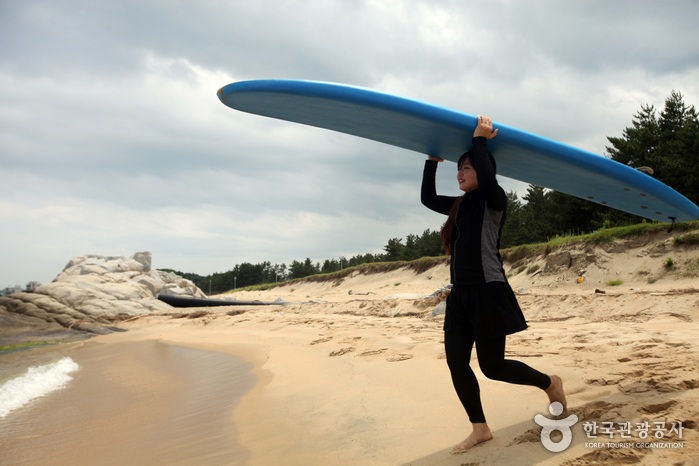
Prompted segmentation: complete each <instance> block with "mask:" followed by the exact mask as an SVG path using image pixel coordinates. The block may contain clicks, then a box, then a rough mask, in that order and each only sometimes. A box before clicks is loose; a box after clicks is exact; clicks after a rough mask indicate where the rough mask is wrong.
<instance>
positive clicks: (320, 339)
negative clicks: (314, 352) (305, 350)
mask: <svg viewBox="0 0 699 466" xmlns="http://www.w3.org/2000/svg"><path fill="white" fill-rule="evenodd" d="M332 339H333V337H326V338H319V339H317V340H313V341H312V342H310V343H309V345H311V346H312V345H317V344H319V343H327V342H328V341H330V340H332Z"/></svg>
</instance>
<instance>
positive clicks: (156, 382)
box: [0, 340, 256, 465]
mask: <svg viewBox="0 0 699 466" xmlns="http://www.w3.org/2000/svg"><path fill="white" fill-rule="evenodd" d="M73 346H75V344H73ZM58 352H59V353H62V354H65V355H68V356H70V357H71V358H72V359H73V360H74V361H75V362H77V363H78V364H79V365H80V370H79V371H77V372H75V373H73V374H72V375H73V377H74V378H73V380H72V381H70V382H69V383H68V386H67V387H66V388H64V389H61V390H59V391H57V392H53V393H51V394H49V395H48V396H46V397H44V398H41V399H38V400H35V401H34V402H32V403H30V405H27V406H25V407H24V408H22V409H20V410H18V411H17V412H13V413H10V414H9V415H8V416H7V417H5V418H4V419H0V432H2V434H1V435H0V451H2V458H1V459H0V463H1V464H3V465H14V464H17V465H19V464H23V465H24V464H32V465H43V464H45V465H49V464H50V465H69V464H70V465H73V464H91V465H121V464H134V465H139V464H142V465H152V464H182V465H185V464H186V465H190V464H204V465H209V464H210V465H219V464H244V462H245V460H246V459H247V458H248V457H249V452H248V451H247V450H246V449H245V448H244V447H242V446H241V445H240V443H239V442H238V440H237V437H238V433H237V429H236V426H235V424H234V423H233V422H232V421H231V413H232V412H233V409H234V408H235V406H236V405H237V403H238V402H239V400H240V398H241V397H242V396H243V395H244V394H245V393H247V392H248V391H249V390H250V389H251V388H252V387H253V386H254V384H255V383H256V377H255V376H254V375H253V374H251V372H250V368H251V365H250V364H249V363H246V362H245V361H243V360H242V359H240V358H237V357H235V356H231V355H228V354H224V353H217V352H209V351H203V350H198V349H193V348H186V347H182V346H174V345H168V344H165V343H162V342H158V341H155V340H147V341H138V342H122V343H100V342H96V341H89V342H86V343H84V344H79V345H78V347H73V348H62V349H60V350H58Z"/></svg>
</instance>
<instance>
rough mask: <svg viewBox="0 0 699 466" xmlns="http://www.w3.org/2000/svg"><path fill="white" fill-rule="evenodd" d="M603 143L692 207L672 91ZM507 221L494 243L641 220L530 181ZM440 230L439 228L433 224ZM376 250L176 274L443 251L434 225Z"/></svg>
mask: <svg viewBox="0 0 699 466" xmlns="http://www.w3.org/2000/svg"><path fill="white" fill-rule="evenodd" d="M607 139H608V140H609V142H610V144H611V146H607V147H606V152H607V154H606V155H607V156H608V157H610V158H611V159H612V160H615V161H617V162H620V163H623V164H625V165H628V166H630V167H633V168H640V167H651V168H652V169H653V171H654V175H653V176H654V177H655V178H657V179H658V180H660V181H661V182H663V183H665V184H667V185H668V186H670V187H672V188H673V189H675V190H677V191H678V192H680V193H681V194H683V195H684V196H686V197H687V198H688V199H689V200H690V201H692V202H694V203H695V204H699V118H698V116H697V112H696V110H695V109H694V106H693V105H691V106H688V105H686V104H685V103H684V101H683V97H682V94H681V93H680V92H675V91H672V92H671V94H670V96H669V97H668V98H667V99H665V106H664V108H663V110H662V111H661V112H659V113H658V112H657V111H656V109H655V107H654V106H653V105H643V106H641V111H639V112H638V113H636V114H635V115H634V117H633V119H632V124H631V126H630V127H627V128H625V129H624V130H623V131H622V136H621V137H607ZM507 198H508V201H509V202H508V208H507V221H506V222H505V226H504V227H503V232H502V237H501V242H500V247H501V248H503V249H504V248H509V247H512V246H519V245H521V244H529V243H538V242H543V241H547V240H549V239H550V238H552V237H555V236H556V235H570V234H584V233H590V232H592V231H595V230H598V229H600V228H606V227H615V226H623V225H631V224H635V223H639V222H641V221H642V219H641V217H637V216H635V215H631V214H627V213H625V212H621V211H619V210H615V209H611V208H609V207H606V206H604V205H600V204H595V203H592V202H589V201H586V200H583V199H579V198H576V197H574V196H570V195H568V194H563V193H559V192H556V191H551V190H547V189H544V188H542V187H540V186H534V185H530V186H529V187H528V188H527V192H526V194H525V195H524V196H523V197H522V199H521V200H520V199H519V198H518V196H517V194H516V193H515V192H508V193H507ZM439 227H441V225H440V226H439ZM383 251H384V252H383V253H380V254H371V253H368V254H359V255H356V256H354V257H351V258H349V259H347V258H345V257H340V258H338V259H327V260H325V261H324V262H323V263H322V264H321V263H320V262H316V263H314V262H313V261H312V260H311V259H310V258H307V259H306V260H304V261H296V260H294V261H293V262H291V264H289V266H288V267H287V265H286V264H280V265H278V264H275V265H273V264H271V263H270V262H262V263H259V264H250V263H243V264H239V265H236V266H235V267H234V268H233V269H232V270H229V271H228V272H222V273H214V274H212V275H209V276H206V277H204V276H200V275H197V274H191V273H182V272H176V271H174V272H175V273H177V274H178V275H181V276H183V277H184V278H188V279H190V280H192V281H193V282H194V283H195V284H196V285H197V286H198V287H199V288H201V289H202V290H204V291H205V292H209V290H211V292H212V293H220V292H224V291H228V290H231V289H234V288H241V287H245V286H248V285H258V284H262V283H274V282H275V281H283V280H287V279H295V278H303V277H306V276H309V275H314V274H317V273H330V272H336V271H338V270H341V269H343V268H346V267H352V266H356V265H360V264H364V263H369V262H386V261H399V260H404V261H410V260H414V259H418V258H420V257H427V256H438V255H443V254H444V251H443V250H442V242H441V239H440V235H439V228H437V229H436V230H434V231H433V230H430V229H427V230H425V231H424V232H423V233H422V234H421V235H416V234H410V235H408V236H406V237H405V241H403V239H401V238H391V239H389V240H388V242H387V243H386V245H385V246H384V247H383Z"/></svg>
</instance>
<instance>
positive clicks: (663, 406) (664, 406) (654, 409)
mask: <svg viewBox="0 0 699 466" xmlns="http://www.w3.org/2000/svg"><path fill="white" fill-rule="evenodd" d="M676 404H677V400H670V401H666V402H665V403H660V404H656V405H647V406H643V407H641V408H640V409H639V411H642V412H644V413H647V414H658V413H660V412H663V411H667V410H668V409H670V408H671V407H673V406H674V405H676Z"/></svg>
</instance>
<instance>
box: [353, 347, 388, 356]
mask: <svg viewBox="0 0 699 466" xmlns="http://www.w3.org/2000/svg"><path fill="white" fill-rule="evenodd" d="M386 350H388V348H381V349H377V350H369V351H364V352H363V353H359V356H375V355H377V354H381V353H383V352H385V351H386Z"/></svg>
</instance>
